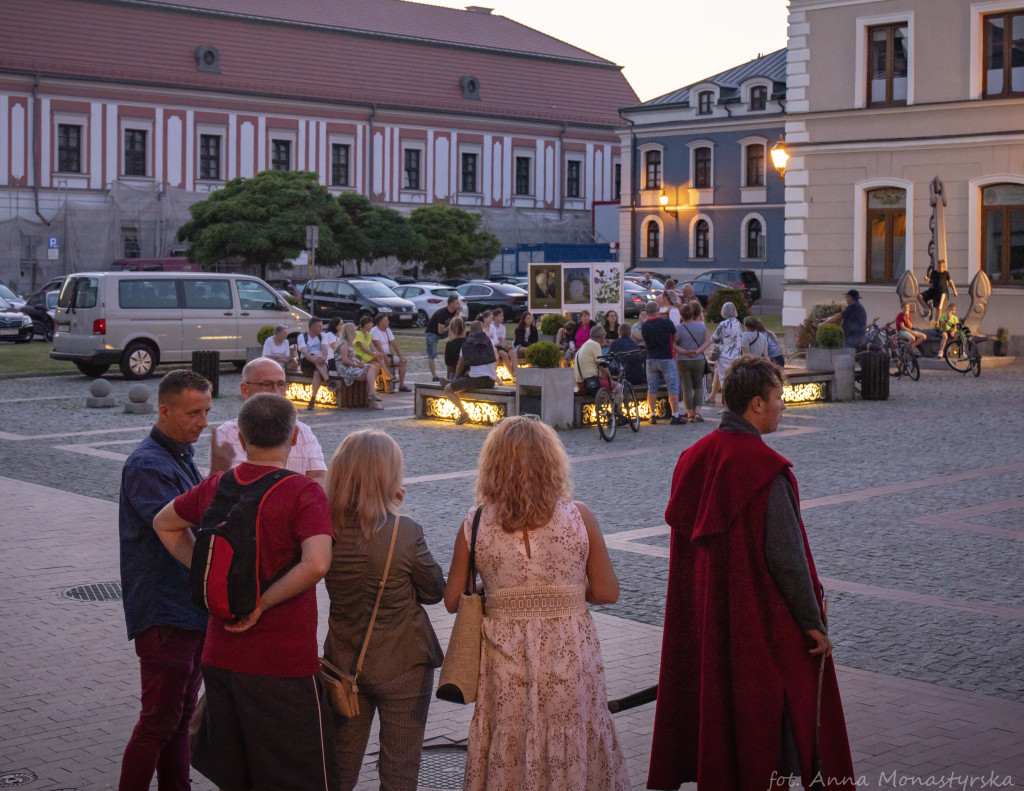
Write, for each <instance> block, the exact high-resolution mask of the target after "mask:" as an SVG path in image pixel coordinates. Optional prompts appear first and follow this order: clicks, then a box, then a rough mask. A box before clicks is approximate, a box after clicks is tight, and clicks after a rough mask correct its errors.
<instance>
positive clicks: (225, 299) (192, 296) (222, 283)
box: [181, 280, 234, 310]
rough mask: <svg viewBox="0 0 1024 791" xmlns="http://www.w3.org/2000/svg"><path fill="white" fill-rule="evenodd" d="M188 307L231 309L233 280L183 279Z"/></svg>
mask: <svg viewBox="0 0 1024 791" xmlns="http://www.w3.org/2000/svg"><path fill="white" fill-rule="evenodd" d="M181 284H182V288H183V290H184V292H185V307H186V308H206V309H217V310H231V309H232V308H233V307H234V304H233V303H232V299H231V281H229V280H182V281H181Z"/></svg>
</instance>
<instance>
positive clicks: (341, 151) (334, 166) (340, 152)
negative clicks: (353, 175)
mask: <svg viewBox="0 0 1024 791" xmlns="http://www.w3.org/2000/svg"><path fill="white" fill-rule="evenodd" d="M350 151H351V148H350V147H349V145H348V144H347V143H332V144H331V186H332V187H347V186H348V185H349V181H348V155H349V152H350Z"/></svg>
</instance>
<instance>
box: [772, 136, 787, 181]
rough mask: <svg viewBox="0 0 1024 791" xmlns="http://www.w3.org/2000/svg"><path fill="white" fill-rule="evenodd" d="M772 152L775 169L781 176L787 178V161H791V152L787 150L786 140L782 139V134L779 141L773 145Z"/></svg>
mask: <svg viewBox="0 0 1024 791" xmlns="http://www.w3.org/2000/svg"><path fill="white" fill-rule="evenodd" d="M770 153H771V155H772V164H773V165H775V169H776V170H777V171H779V178H780V179H783V180H785V178H786V163H787V162H789V152H788V151H787V150H786V141H785V140H783V139H782V135H779V142H777V143H776V144H775V145H774V146H772V150H771V152H770Z"/></svg>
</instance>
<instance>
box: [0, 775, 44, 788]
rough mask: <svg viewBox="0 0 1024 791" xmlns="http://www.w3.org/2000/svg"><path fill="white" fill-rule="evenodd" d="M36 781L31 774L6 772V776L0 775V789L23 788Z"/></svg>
mask: <svg viewBox="0 0 1024 791" xmlns="http://www.w3.org/2000/svg"><path fill="white" fill-rule="evenodd" d="M37 779H38V778H37V777H36V776H35V775H34V774H32V773H31V772H7V773H6V774H2V775H0V788H14V787H15V786H23V785H27V784H28V783H31V782H33V781H34V780H37Z"/></svg>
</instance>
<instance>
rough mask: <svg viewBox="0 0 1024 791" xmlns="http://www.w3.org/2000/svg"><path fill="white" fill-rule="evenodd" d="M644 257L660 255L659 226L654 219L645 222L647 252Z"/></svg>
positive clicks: (658, 256)
mask: <svg viewBox="0 0 1024 791" xmlns="http://www.w3.org/2000/svg"><path fill="white" fill-rule="evenodd" d="M645 257H646V258H660V257H661V227H660V226H659V225H658V223H656V222H655V221H654V220H651V221H650V222H648V223H647V253H646V255H645Z"/></svg>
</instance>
